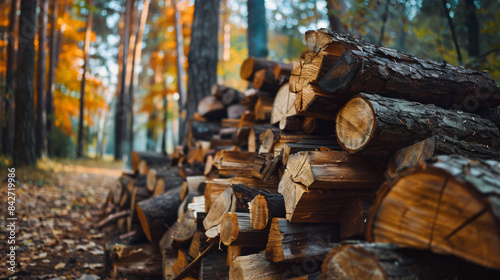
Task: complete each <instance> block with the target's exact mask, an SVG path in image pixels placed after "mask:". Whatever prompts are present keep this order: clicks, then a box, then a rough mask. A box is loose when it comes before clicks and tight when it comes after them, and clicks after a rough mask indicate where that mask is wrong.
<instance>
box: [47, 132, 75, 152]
mask: <svg viewBox="0 0 500 280" xmlns="http://www.w3.org/2000/svg"><path fill="white" fill-rule="evenodd" d="M47 138H48V141H49V143H51V147H52V152H53V156H54V157H56V158H69V159H74V158H75V156H76V146H75V142H74V141H73V139H72V138H71V137H70V136H68V135H67V134H65V133H64V132H62V131H61V130H60V129H54V130H53V131H52V133H50V134H48V135H47Z"/></svg>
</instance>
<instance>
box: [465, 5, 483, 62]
mask: <svg viewBox="0 0 500 280" xmlns="http://www.w3.org/2000/svg"><path fill="white" fill-rule="evenodd" d="M476 10H477V8H476V4H474V0H466V1H465V25H466V26H467V30H468V31H467V35H468V39H469V48H468V50H469V51H468V52H469V56H470V57H478V56H479V50H480V48H479V42H480V41H479V34H480V30H479V22H478V20H477V16H476Z"/></svg>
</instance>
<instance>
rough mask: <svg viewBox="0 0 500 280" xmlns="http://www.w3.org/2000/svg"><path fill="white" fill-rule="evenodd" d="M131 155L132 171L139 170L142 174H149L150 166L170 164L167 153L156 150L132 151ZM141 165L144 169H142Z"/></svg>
mask: <svg viewBox="0 0 500 280" xmlns="http://www.w3.org/2000/svg"><path fill="white" fill-rule="evenodd" d="M131 157H132V161H131V162H132V163H131V164H132V171H133V172H134V173H135V172H139V174H141V175H147V172H148V169H149V168H154V167H166V166H168V165H169V164H170V161H169V157H168V156H167V155H163V154H161V153H156V152H136V151H132V153H131ZM141 162H142V163H141ZM140 165H142V166H140ZM140 167H141V169H142V170H140Z"/></svg>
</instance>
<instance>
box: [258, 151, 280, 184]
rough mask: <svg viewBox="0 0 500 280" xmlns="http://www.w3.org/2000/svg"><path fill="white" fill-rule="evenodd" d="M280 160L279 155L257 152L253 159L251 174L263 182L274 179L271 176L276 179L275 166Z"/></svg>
mask: <svg viewBox="0 0 500 280" xmlns="http://www.w3.org/2000/svg"><path fill="white" fill-rule="evenodd" d="M280 162H281V156H279V155H278V156H274V155H273V154H271V153H262V154H258V155H257V156H256V157H255V160H254V164H253V170H252V176H253V177H255V178H259V179H261V180H263V181H264V182H266V181H269V180H272V179H274V178H272V177H275V178H276V179H278V178H277V175H278V174H277V172H276V170H277V169H276V168H277V167H278V164H279V163H280ZM278 181H279V180H278Z"/></svg>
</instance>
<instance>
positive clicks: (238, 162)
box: [214, 151, 255, 176]
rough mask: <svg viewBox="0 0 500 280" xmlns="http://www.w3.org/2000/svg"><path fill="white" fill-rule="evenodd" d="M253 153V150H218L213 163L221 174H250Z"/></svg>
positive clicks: (253, 157)
mask: <svg viewBox="0 0 500 280" xmlns="http://www.w3.org/2000/svg"><path fill="white" fill-rule="evenodd" d="M254 159H255V154H254V153H253V152H240V151H219V152H217V153H216V154H215V157H214V165H215V167H216V168H217V170H218V172H219V174H220V175H223V176H235V175H241V176H251V173H252V168H253V161H254Z"/></svg>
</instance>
